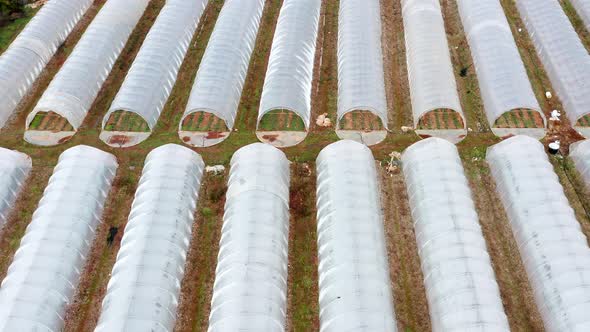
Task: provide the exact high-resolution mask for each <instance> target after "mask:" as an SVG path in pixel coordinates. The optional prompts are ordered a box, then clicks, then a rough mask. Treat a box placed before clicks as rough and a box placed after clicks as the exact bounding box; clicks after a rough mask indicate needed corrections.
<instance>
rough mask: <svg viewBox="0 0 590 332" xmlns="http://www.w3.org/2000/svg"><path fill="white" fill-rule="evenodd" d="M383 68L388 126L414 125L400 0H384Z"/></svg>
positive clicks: (393, 127)
mask: <svg viewBox="0 0 590 332" xmlns="http://www.w3.org/2000/svg"><path fill="white" fill-rule="evenodd" d="M381 25H382V30H383V33H382V36H381V43H382V47H383V71H384V73H385V92H386V96H387V109H388V111H389V114H388V120H389V129H391V130H394V129H395V130H399V129H400V128H401V127H402V126H406V127H412V126H413V122H414V120H413V118H412V105H411V102H410V86H409V83H408V68H407V61H406V42H405V37H404V24H403V18H402V8H401V1H400V0H381Z"/></svg>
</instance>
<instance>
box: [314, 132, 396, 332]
mask: <svg viewBox="0 0 590 332" xmlns="http://www.w3.org/2000/svg"><path fill="white" fill-rule="evenodd" d="M316 167H317V177H318V187H317V220H318V226H317V227H318V251H319V252H318V261H319V266H318V272H319V304H320V331H322V332H331V331H335V332H336V331H397V326H396V321H395V313H394V308H393V296H392V293H391V285H390V284H391V282H390V279H389V263H388V261H387V250H386V244H385V234H384V233H385V230H384V228H383V212H382V210H381V196H380V191H379V183H378V180H377V169H376V166H375V159H374V158H373V154H372V153H371V150H369V148H367V147H366V146H364V145H363V144H360V143H358V142H354V141H351V140H342V141H339V142H336V143H332V144H330V145H328V146H327V147H326V148H324V149H323V150H322V151H321V152H320V154H319V156H318V158H317V164H316Z"/></svg>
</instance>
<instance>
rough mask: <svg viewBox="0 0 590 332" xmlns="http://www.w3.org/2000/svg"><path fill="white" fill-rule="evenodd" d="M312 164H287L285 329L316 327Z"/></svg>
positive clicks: (313, 178)
mask: <svg viewBox="0 0 590 332" xmlns="http://www.w3.org/2000/svg"><path fill="white" fill-rule="evenodd" d="M315 192H316V172H315V165H313V164H307V163H299V164H293V165H292V166H291V190H290V208H291V221H290V225H289V226H290V227H289V270H288V273H289V279H288V285H289V288H288V294H287V301H288V307H287V330H288V331H318V330H319V303H318V294H319V293H318V283H319V281H318V256H317V255H318V248H317V222H316V203H315V198H316V195H315Z"/></svg>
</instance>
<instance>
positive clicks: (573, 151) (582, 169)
mask: <svg viewBox="0 0 590 332" xmlns="http://www.w3.org/2000/svg"><path fill="white" fill-rule="evenodd" d="M570 158H571V159H572V160H573V161H574V164H575V165H576V169H577V170H578V172H579V173H580V175H581V176H582V179H583V180H584V183H585V184H586V186H587V187H588V188H589V189H590V141H588V140H583V141H580V142H576V143H574V144H572V145H570Z"/></svg>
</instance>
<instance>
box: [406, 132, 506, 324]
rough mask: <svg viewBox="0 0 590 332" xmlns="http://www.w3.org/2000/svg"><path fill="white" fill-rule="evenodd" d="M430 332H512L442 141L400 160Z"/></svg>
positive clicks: (459, 177) (467, 196) (469, 204)
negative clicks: (428, 316)
mask: <svg viewBox="0 0 590 332" xmlns="http://www.w3.org/2000/svg"><path fill="white" fill-rule="evenodd" d="M402 162H403V172H404V176H405V180H406V188H407V190H408V196H409V198H410V207H411V210H412V217H413V219H414V231H415V234H416V242H417V244H418V253H419V255H420V260H421V263H422V264H421V265H422V272H423V274H424V284H425V286H426V297H427V298H428V306H429V308H430V319H431V324H432V330H433V331H435V332H436V331H510V326H509V324H508V318H507V317H506V314H505V313H504V307H503V305H502V298H501V297H500V289H499V287H498V284H497V283H496V277H495V274H494V270H493V268H492V263H491V260H490V256H489V254H488V251H487V247H486V243H485V240H484V237H483V234H482V232H481V227H480V225H479V218H478V215H477V212H476V209H475V204H474V202H473V199H472V196H471V190H470V189H469V182H468V181H467V178H466V177H465V174H464V170H463V165H462V163H461V158H460V157H459V153H458V152H457V148H456V147H455V146H454V145H453V144H452V143H450V142H448V141H446V140H443V139H440V138H428V139H426V140H423V141H420V142H418V143H415V144H414V145H412V146H410V147H409V148H408V149H406V151H405V152H404V154H403V155H402Z"/></svg>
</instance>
